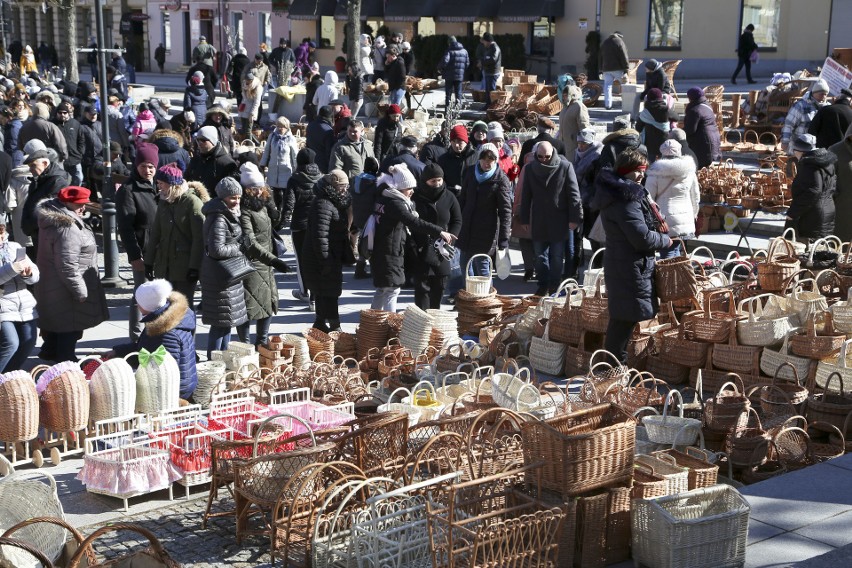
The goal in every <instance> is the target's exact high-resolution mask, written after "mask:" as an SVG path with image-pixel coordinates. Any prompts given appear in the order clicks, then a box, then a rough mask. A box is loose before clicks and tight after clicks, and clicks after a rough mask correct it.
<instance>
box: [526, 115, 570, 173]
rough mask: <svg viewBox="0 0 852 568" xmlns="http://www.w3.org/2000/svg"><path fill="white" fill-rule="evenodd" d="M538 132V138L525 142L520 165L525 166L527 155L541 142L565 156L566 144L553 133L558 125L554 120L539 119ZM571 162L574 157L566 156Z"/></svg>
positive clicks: (542, 117) (544, 117) (541, 117)
mask: <svg viewBox="0 0 852 568" xmlns="http://www.w3.org/2000/svg"><path fill="white" fill-rule="evenodd" d="M535 126H536V130H538V136H536V137H535V138H530V139H529V140H527V141H526V142H524V144H523V146H521V155H520V157H519V158H518V164H520V165H523V164H524V163H525V162H524V158H526V156H527V154H529V153H530V152H532V149H533V146H535V145H536V144H538V143H539V142H547V143H549V144H550V145H551V146H553V148H554V149H555V150H556V153H557V154H559V155H560V156H565V143H564V142H562V140H559V139H558V138H555V137H554V136H553V135H552V134H551V132H553V130H554V129H555V128H556V125H555V124H554V123H553V121H552V120H550V119H549V118H547V117H546V116H540V117H538V122H537V123H536V125H535ZM565 157H566V158H568V160H569V161H571V160H573V159H574V157H573V156H565Z"/></svg>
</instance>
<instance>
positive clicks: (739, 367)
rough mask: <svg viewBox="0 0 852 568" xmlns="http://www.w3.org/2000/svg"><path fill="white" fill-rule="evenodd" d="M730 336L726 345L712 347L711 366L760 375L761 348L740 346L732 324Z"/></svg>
mask: <svg viewBox="0 0 852 568" xmlns="http://www.w3.org/2000/svg"><path fill="white" fill-rule="evenodd" d="M729 325H730V326H731V334H730V341H729V342H728V343H720V344H718V345H714V346H713V350H712V351H711V354H710V360H711V361H712V363H713V366H714V367H716V368H718V369H723V370H725V371H734V372H735V373H745V374H753V375H757V374H759V373H760V353H761V350H762V349H763V348H762V347H759V346H755V345H740V344H739V343H738V342H737V334H736V331H735V329H734V324H733V323H730V324H729Z"/></svg>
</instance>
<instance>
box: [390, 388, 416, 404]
mask: <svg viewBox="0 0 852 568" xmlns="http://www.w3.org/2000/svg"><path fill="white" fill-rule="evenodd" d="M399 391H402V392H407V393H408V396H409V397H410V396H411V391H410V390H408V389H407V388H405V387H398V388H397V389H395V390H394V391H393V392H392V393H390V396H388V404H390V403H391V402H393V397H394V396H396V393H398V392H399ZM400 398H403V397H400Z"/></svg>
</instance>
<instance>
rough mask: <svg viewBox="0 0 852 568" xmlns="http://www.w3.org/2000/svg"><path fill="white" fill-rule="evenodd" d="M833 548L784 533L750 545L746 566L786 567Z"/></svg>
mask: <svg viewBox="0 0 852 568" xmlns="http://www.w3.org/2000/svg"><path fill="white" fill-rule="evenodd" d="M832 550H834V548H833V547H831V546H829V545H827V544H824V543H821V542H817V541H815V540H811V539H809V538H805V537H803V536H801V535H797V534H795V533H783V534H780V535H778V536H776V537H773V538H770V539H767V540H764V541H762V542H759V543H757V544H755V545H754V546H749V547H748V549H747V550H746V561H745V568H786V567H789V566H794V565H795V563H796V562H799V561H801V560H806V559H808V558H812V557H814V556H819V555H821V554H825V553H826V552H830V551H832Z"/></svg>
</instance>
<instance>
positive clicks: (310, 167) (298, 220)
mask: <svg viewBox="0 0 852 568" xmlns="http://www.w3.org/2000/svg"><path fill="white" fill-rule="evenodd" d="M316 156H317V155H316V152H314V151H313V150H311V149H310V148H302V149H301V150H299V153H298V154H296V171H295V172H293V175H291V176H290V179H289V180H288V181H287V190H286V191H285V193H284V207H283V211H281V218H282V219H283V223H284V225H290V233H291V236H292V238H293V252H294V253H295V255H296V268H297V269H298V270H297V273H296V274H297V275H298V283H299V287H298V288H297V289H295V290H293V297H294V298H296V299H297V300H301V301H303V302H308V304H311V300H310V296H309V294H308V288H307V286H306V285H305V280H304V278H303V277H302V274H303V271H304V269H303V267H302V247H303V246H304V244H305V235H306V231H307V229H308V211H310V208H311V202H313V200H314V189H315V188H316V185H317V183H319V180H320V178H321V177H322V172H321V171H320V169H319V166H318V165H317V164H316Z"/></svg>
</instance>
